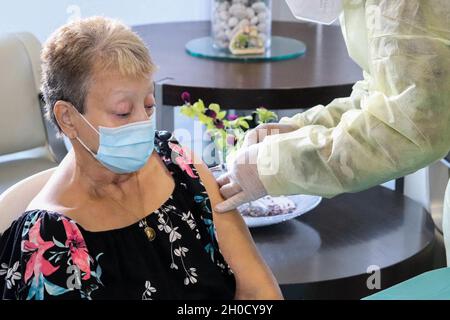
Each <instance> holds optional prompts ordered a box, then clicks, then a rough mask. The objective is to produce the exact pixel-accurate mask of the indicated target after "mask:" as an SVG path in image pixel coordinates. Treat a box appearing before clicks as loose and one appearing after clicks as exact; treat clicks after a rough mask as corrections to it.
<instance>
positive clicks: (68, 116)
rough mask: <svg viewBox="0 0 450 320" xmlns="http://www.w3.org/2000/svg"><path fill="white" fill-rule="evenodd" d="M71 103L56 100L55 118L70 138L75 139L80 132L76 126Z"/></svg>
mask: <svg viewBox="0 0 450 320" xmlns="http://www.w3.org/2000/svg"><path fill="white" fill-rule="evenodd" d="M73 108H74V107H73V106H72V105H70V103H68V102H66V101H62V100H58V101H56V103H55V105H54V107H53V113H54V115H55V119H56V121H57V122H58V125H59V127H60V128H61V130H62V131H63V132H64V134H65V135H66V136H67V137H68V138H69V139H75V138H76V137H77V136H78V132H77V130H76V128H75V126H74V120H75V119H74V110H73Z"/></svg>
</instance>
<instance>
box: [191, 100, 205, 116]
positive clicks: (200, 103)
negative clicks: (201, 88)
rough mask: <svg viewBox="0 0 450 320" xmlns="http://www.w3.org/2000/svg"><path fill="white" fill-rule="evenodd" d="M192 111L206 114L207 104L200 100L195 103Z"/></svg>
mask: <svg viewBox="0 0 450 320" xmlns="http://www.w3.org/2000/svg"><path fill="white" fill-rule="evenodd" d="M192 109H194V111H195V112H196V113H205V110H206V109H205V104H204V103H203V100H201V99H199V100H198V101H197V102H196V103H194V105H193V106H192Z"/></svg>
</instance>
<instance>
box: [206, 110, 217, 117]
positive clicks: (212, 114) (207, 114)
mask: <svg viewBox="0 0 450 320" xmlns="http://www.w3.org/2000/svg"><path fill="white" fill-rule="evenodd" d="M205 116H207V117H210V118H213V119H215V118H216V117H217V113H216V112H215V111H214V110H211V109H208V110H206V111H205Z"/></svg>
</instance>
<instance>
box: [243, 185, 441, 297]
mask: <svg viewBox="0 0 450 320" xmlns="http://www.w3.org/2000/svg"><path fill="white" fill-rule="evenodd" d="M434 230H435V227H434V223H433V220H432V218H431V216H430V215H429V214H428V212H427V211H426V210H425V209H424V208H423V207H422V206H421V205H419V204H418V203H416V202H414V201H413V200H411V199H409V198H406V197H405V196H403V195H401V194H400V193H397V192H394V191H391V190H389V189H386V188H383V187H375V188H373V189H370V190H367V191H364V192H359V193H356V194H346V195H341V196H338V197H335V198H333V199H331V200H328V199H324V200H323V202H322V203H321V204H320V205H319V206H318V207H317V208H316V209H314V210H313V211H311V212H309V213H307V214H305V215H303V216H301V217H299V218H297V219H294V220H291V221H287V222H285V223H282V224H279V225H273V226H268V227H264V228H256V229H251V233H252V235H253V238H254V240H255V242H256V244H257V246H258V248H259V250H260V252H261V254H262V255H263V257H264V258H265V260H266V262H267V263H268V265H269V266H270V268H271V269H272V270H273V272H274V274H275V277H276V278H277V280H278V281H279V283H280V284H281V287H282V290H283V293H284V294H285V297H286V298H289V299H360V298H362V297H365V296H367V295H370V294H372V293H375V292H376V291H373V290H369V289H368V288H367V285H366V282H367V279H368V278H369V276H370V275H371V274H368V273H367V271H368V268H369V267H370V266H378V267H379V269H380V270H381V273H380V279H381V288H382V289H385V288H388V287H390V286H392V285H394V284H396V283H399V282H401V281H404V280H406V279H409V278H411V277H413V276H415V275H418V274H420V273H423V272H425V271H427V270H431V269H432V268H433V267H436V266H435V265H433V254H434V249H435V246H437V244H436V238H435V233H434Z"/></svg>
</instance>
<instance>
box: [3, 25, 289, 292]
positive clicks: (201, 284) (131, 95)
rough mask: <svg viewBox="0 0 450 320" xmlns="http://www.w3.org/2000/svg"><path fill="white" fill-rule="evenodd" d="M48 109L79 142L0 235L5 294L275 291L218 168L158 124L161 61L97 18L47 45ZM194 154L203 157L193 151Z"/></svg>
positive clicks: (128, 34) (65, 29)
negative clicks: (222, 187) (157, 64)
mask: <svg viewBox="0 0 450 320" xmlns="http://www.w3.org/2000/svg"><path fill="white" fill-rule="evenodd" d="M42 60H43V86H42V92H43V95H44V98H45V101H46V108H47V110H46V111H47V116H48V118H49V119H51V120H52V121H53V122H54V123H55V125H56V126H57V128H58V129H59V130H60V132H61V133H62V134H64V135H65V136H66V137H68V138H69V139H70V140H71V142H72V144H73V149H72V150H71V151H70V152H69V153H68V155H67V156H66V157H65V159H64V160H63V161H62V163H61V164H60V165H59V166H58V168H57V169H56V171H55V173H54V174H53V176H52V177H51V179H50V180H49V181H48V183H47V184H46V185H45V187H44V188H43V189H42V191H41V192H40V193H39V194H38V195H37V196H36V197H35V198H34V199H33V201H32V202H31V203H30V204H29V206H28V208H27V210H26V212H25V213H24V214H23V215H22V216H21V217H20V218H19V219H17V220H16V221H15V222H14V223H13V224H12V226H11V227H10V228H9V229H8V230H7V231H6V232H5V233H4V235H3V237H2V239H1V241H0V265H1V268H0V296H1V297H2V298H3V299H232V298H235V299H278V298H282V296H281V293H280V290H279V287H278V286H277V284H276V281H275V279H274V277H273V275H272V273H271V271H270V270H269V269H268V267H267V266H266V265H265V263H264V262H263V260H262V259H261V256H260V255H259V254H258V252H257V250H256V248H255V245H254V243H253V241H252V239H251V236H250V234H249V232H248V229H247V228H246V226H245V224H244V222H243V220H242V218H241V216H240V215H239V214H238V213H237V212H231V213H230V214H227V215H216V214H215V213H213V212H212V210H211V205H213V206H214V205H215V204H216V203H219V202H220V201H222V198H221V196H220V193H219V190H218V187H217V185H216V183H215V180H214V178H213V176H212V174H211V173H210V172H209V170H208V168H207V167H206V166H205V165H204V164H203V163H202V162H201V161H193V160H192V159H193V157H191V156H190V153H188V152H187V151H186V150H185V149H183V148H182V147H181V146H180V145H179V144H178V143H177V142H176V141H175V140H174V139H173V138H172V137H171V135H170V134H168V133H167V132H156V131H155V123H154V119H155V115H154V114H155V99H154V96H153V81H152V74H153V72H154V69H155V68H154V65H153V63H152V61H151V58H150V55H149V52H148V50H147V48H146V47H145V45H144V44H143V42H142V40H141V39H140V38H139V37H138V36H137V35H136V34H134V33H133V32H132V31H131V30H130V29H129V28H128V27H126V26H124V25H123V24H121V23H119V22H117V21H114V20H110V19H106V18H101V17H93V18H89V19H84V20H80V21H77V22H73V23H71V24H68V25H65V26H63V27H61V28H60V29H59V30H57V31H56V32H55V33H54V34H53V35H52V36H51V37H50V39H49V40H48V42H47V43H46V45H45V46H44V49H43V53H42ZM194 159H195V158H194Z"/></svg>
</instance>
